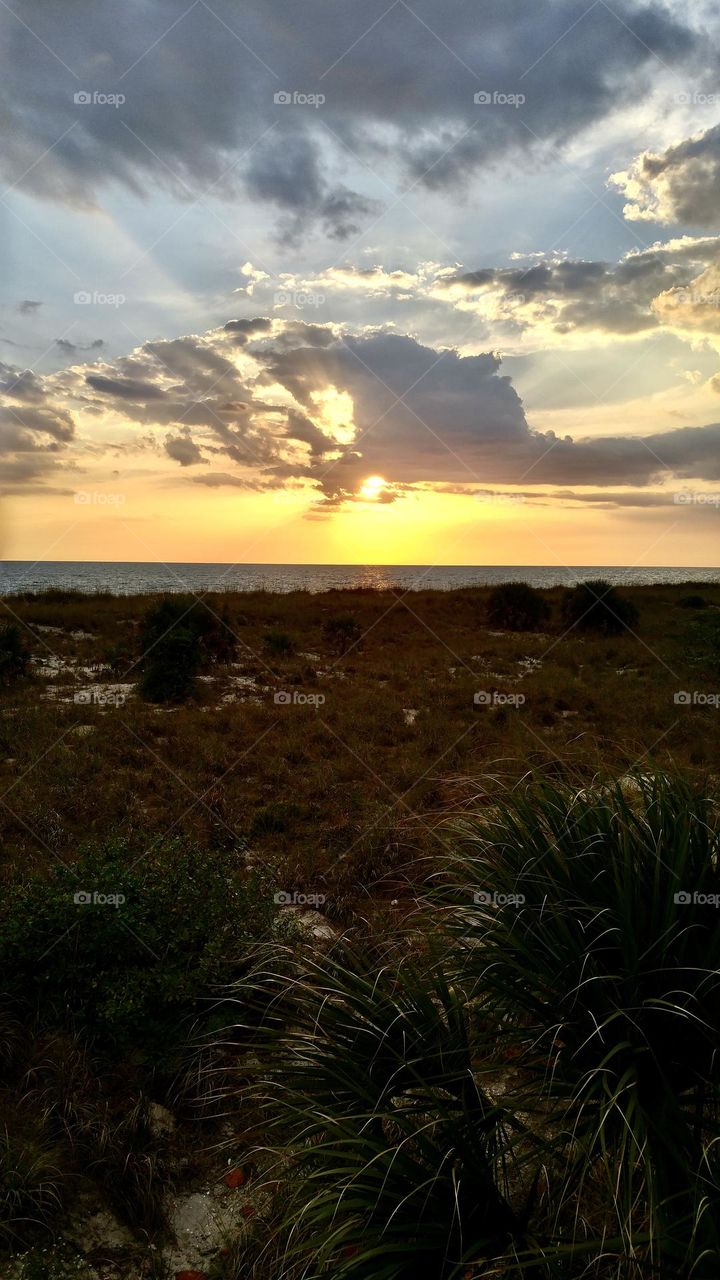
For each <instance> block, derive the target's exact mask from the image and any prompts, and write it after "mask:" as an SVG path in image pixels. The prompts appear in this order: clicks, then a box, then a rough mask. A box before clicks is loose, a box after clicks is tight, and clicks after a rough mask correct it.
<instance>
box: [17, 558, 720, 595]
mask: <svg viewBox="0 0 720 1280" xmlns="http://www.w3.org/2000/svg"><path fill="white" fill-rule="evenodd" d="M587 578H605V579H606V580H607V581H608V582H610V583H612V584H613V585H614V586H619V585H622V584H624V583H625V584H631V583H632V584H640V585H643V584H652V583H657V582H669V583H672V582H720V569H693V568H682V569H677V568H672V569H669V568H663V567H662V566H655V567H651V568H647V567H645V566H643V567H637V566H633V567H630V568H618V567H617V566H614V567H609V566H602V565H593V566H590V567H588V566H575V567H572V568H563V567H560V568H558V567H557V566H552V565H530V566H528V565H417V564H415V565H382V564H376V565H373V564H371V565H338V564H158V563H156V562H153V563H149V564H141V563H138V564H136V563H130V562H128V563H123V562H114V561H111V562H104V561H83V560H77V561H72V560H41V561H37V562H33V561H29V560H27V561H26V560H4V561H0V595H14V594H17V593H18V592H20V591H47V590H48V589H49V588H53V587H54V588H62V589H65V590H68V589H72V590H75V591H87V592H94V591H111V592H112V593H113V594H114V595H132V594H136V593H142V594H146V593H149V592H155V591H187V592H201V591H281V592H287V591H328V590H330V589H332V588H343V587H345V588H348V587H349V588H353V587H375V588H380V589H383V588H385V589H389V590H397V589H399V590H401V591H410V590H417V591H422V590H429V589H433V590H438V589H439V590H452V588H454V587H478V586H492V585H493V584H495V583H498V582H529V583H530V584H531V585H532V586H534V587H553V586H558V585H562V586H572V585H573V584H574V583H576V582H581V581H583V579H587Z"/></svg>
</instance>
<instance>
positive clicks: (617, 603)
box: [563, 578, 639, 636]
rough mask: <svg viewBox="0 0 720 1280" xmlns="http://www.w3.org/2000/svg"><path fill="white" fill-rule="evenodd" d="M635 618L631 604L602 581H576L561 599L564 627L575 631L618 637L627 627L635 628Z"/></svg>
mask: <svg viewBox="0 0 720 1280" xmlns="http://www.w3.org/2000/svg"><path fill="white" fill-rule="evenodd" d="M638 616H639V615H638V611H637V609H636V608H635V605H634V604H632V603H631V601H630V600H626V599H625V597H624V596H621V595H620V594H619V592H618V591H616V589H615V587H611V586H610V583H609V582H605V581H604V580H603V579H602V578H598V579H596V580H594V581H590V582H579V583H578V585H577V586H576V587H572V588H571V589H570V590H569V591H567V592H566V594H565V598H564V600H563V622H564V624H565V626H566V627H576V628H577V629H578V630H579V631H595V632H597V633H598V634H599V635H605V636H615V635H620V633H621V632H622V631H625V630H626V629H627V628H628V627H634V626H636V624H637V621H638Z"/></svg>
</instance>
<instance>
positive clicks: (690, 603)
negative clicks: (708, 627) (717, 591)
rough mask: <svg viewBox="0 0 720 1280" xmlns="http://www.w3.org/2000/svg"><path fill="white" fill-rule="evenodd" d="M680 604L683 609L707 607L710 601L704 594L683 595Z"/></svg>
mask: <svg viewBox="0 0 720 1280" xmlns="http://www.w3.org/2000/svg"><path fill="white" fill-rule="evenodd" d="M678 604H679V606H680V608H681V609H707V605H708V602H707V600H706V599H705V597H704V596H682V597H681V599H680V600H678Z"/></svg>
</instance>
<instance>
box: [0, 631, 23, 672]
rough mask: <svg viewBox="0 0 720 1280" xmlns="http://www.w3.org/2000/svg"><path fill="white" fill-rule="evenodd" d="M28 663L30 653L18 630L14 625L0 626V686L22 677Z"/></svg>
mask: <svg viewBox="0 0 720 1280" xmlns="http://www.w3.org/2000/svg"><path fill="white" fill-rule="evenodd" d="M29 662H30V651H29V649H28V648H27V646H26V644H25V641H24V639H23V636H22V634H21V631H20V628H19V627H18V626H16V625H15V623H9V624H8V623H6V624H5V625H3V626H0V684H10V683H11V682H12V681H13V680H17V679H19V677H20V676H24V675H25V673H26V671H27V667H28V663H29Z"/></svg>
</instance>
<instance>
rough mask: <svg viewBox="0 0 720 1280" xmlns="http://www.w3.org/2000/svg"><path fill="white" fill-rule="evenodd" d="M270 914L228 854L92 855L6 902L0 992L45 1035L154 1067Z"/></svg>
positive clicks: (99, 851) (263, 894) (25, 886)
mask: <svg viewBox="0 0 720 1280" xmlns="http://www.w3.org/2000/svg"><path fill="white" fill-rule="evenodd" d="M273 910H274V907H273V904H272V895H271V893H270V892H269V891H268V890H267V889H266V888H264V887H263V884H262V883H261V881H260V878H259V877H253V878H250V877H248V876H247V875H246V873H245V871H244V865H243V863H242V859H241V858H240V857H239V855H238V852H237V849H236V848H233V849H228V850H216V851H214V853H212V854H208V852H207V851H201V850H196V849H195V848H193V847H192V846H189V845H187V844H185V843H183V842H181V841H179V840H177V841H173V840H168V841H165V842H164V844H162V845H160V844H158V845H156V847H155V848H153V849H152V850H151V851H149V852H144V851H143V850H140V851H138V850H137V849H133V848H131V847H129V846H126V845H125V844H122V843H117V844H115V845H113V846H110V847H94V848H91V849H89V850H87V851H86V852H84V853H83V854H82V855H81V857H80V858H79V860H78V861H77V862H76V863H75V864H74V866H68V867H65V866H64V865H59V864H58V865H55V866H53V868H52V870H51V871H50V873H49V874H48V875H47V876H43V877H41V876H39V875H34V876H31V877H29V878H28V879H26V880H25V881H24V882H23V883H21V884H17V885H15V886H14V887H13V888H12V890H11V891H10V892H9V893H8V894H6V895H5V897H4V899H3V901H2V903H1V904H0V969H1V970H2V973H3V986H4V990H5V991H7V992H8V993H9V994H10V995H11V996H13V997H14V998H16V999H17V1000H18V1001H23V1002H24V1003H25V1004H26V1005H28V1006H30V1009H31V1011H32V1012H34V1013H36V1014H37V1015H38V1016H39V1017H40V1020H41V1025H44V1026H46V1027H53V1026H55V1027H62V1026H65V1025H71V1026H73V1027H74V1028H76V1029H78V1030H80V1031H82V1032H83V1033H84V1034H87V1035H88V1036H89V1037H91V1038H92V1039H94V1040H95V1041H96V1042H97V1043H98V1044H102V1045H106V1046H108V1045H115V1046H120V1047H123V1048H125V1049H133V1048H135V1049H136V1050H139V1051H140V1052H142V1054H144V1055H146V1056H148V1057H150V1058H159V1059H161V1058H163V1057H164V1056H166V1055H170V1056H171V1055H172V1052H173V1050H174V1048H175V1047H176V1046H177V1044H178V1043H179V1042H180V1040H181V1039H182V1035H183V1032H182V1030H181V1026H182V1023H183V1021H184V1020H185V1019H187V1018H188V1017H192V1016H193V1015H194V1014H196V1013H197V1012H198V1011H199V1009H200V1002H201V1001H202V1000H203V998H206V997H208V996H209V995H210V994H211V993H212V991H213V988H214V986H215V984H217V983H219V982H220V981H221V979H223V978H225V979H227V976H228V971H229V969H231V968H232V965H233V964H238V963H241V962H242V961H243V959H244V957H245V955H246V952H247V950H248V948H249V947H250V945H251V944H252V943H253V942H254V941H255V939H256V938H257V937H258V936H259V935H261V934H262V932H263V930H264V929H265V928H267V927H268V926H269V921H270V918H271V915H272V912H273Z"/></svg>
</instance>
